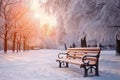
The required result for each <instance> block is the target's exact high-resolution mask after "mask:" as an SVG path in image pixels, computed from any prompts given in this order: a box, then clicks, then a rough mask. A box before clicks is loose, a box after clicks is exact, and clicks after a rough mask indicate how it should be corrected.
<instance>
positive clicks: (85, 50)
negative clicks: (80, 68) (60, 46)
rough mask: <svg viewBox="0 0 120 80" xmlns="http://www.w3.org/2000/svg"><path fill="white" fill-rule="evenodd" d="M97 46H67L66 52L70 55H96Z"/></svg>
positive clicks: (97, 53)
mask: <svg viewBox="0 0 120 80" xmlns="http://www.w3.org/2000/svg"><path fill="white" fill-rule="evenodd" d="M100 50H101V49H100V48H99V47H84V48H68V49H67V52H68V54H69V55H71V56H76V57H81V56H82V55H84V54H93V55H98V56H99V53H100Z"/></svg>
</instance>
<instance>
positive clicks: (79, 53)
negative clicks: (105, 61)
mask: <svg viewBox="0 0 120 80" xmlns="http://www.w3.org/2000/svg"><path fill="white" fill-rule="evenodd" d="M100 50H101V49H100V48H99V47H86V48H85V47H84V48H68V49H67V52H65V53H59V54H58V59H56V61H57V62H59V67H68V66H69V65H68V64H69V63H71V64H75V65H79V66H80V68H83V69H84V77H87V76H88V72H89V73H93V70H94V73H95V75H96V76H99V66H98V65H99V56H100Z"/></svg>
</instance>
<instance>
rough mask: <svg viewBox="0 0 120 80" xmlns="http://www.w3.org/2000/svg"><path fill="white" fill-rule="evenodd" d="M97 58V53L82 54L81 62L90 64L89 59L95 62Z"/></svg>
mask: <svg viewBox="0 0 120 80" xmlns="http://www.w3.org/2000/svg"><path fill="white" fill-rule="evenodd" d="M98 58H99V57H98V55H84V56H83V57H82V62H83V64H85V65H86V66H87V65H90V62H91V61H95V62H97V59H98Z"/></svg>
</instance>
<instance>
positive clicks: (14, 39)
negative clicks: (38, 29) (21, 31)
mask: <svg viewBox="0 0 120 80" xmlns="http://www.w3.org/2000/svg"><path fill="white" fill-rule="evenodd" d="M15 44H16V33H14V35H13V47H12V51H13V52H15V47H16V46H15Z"/></svg>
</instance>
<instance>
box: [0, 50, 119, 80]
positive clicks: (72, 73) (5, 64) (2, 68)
mask: <svg viewBox="0 0 120 80" xmlns="http://www.w3.org/2000/svg"><path fill="white" fill-rule="evenodd" d="M60 52H64V51H62V50H46V49H43V50H31V51H27V52H19V53H12V52H11V51H9V52H8V53H7V54H5V53H3V51H0V80H120V56H116V53H115V51H114V50H111V51H101V56H100V63H99V64H100V65H99V69H100V70H99V72H100V76H99V77H97V76H90V77H83V75H84V70H83V69H82V68H81V69H80V67H79V66H77V65H73V64H70V65H69V68H59V67H58V62H56V59H57V55H58V53H60Z"/></svg>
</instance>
